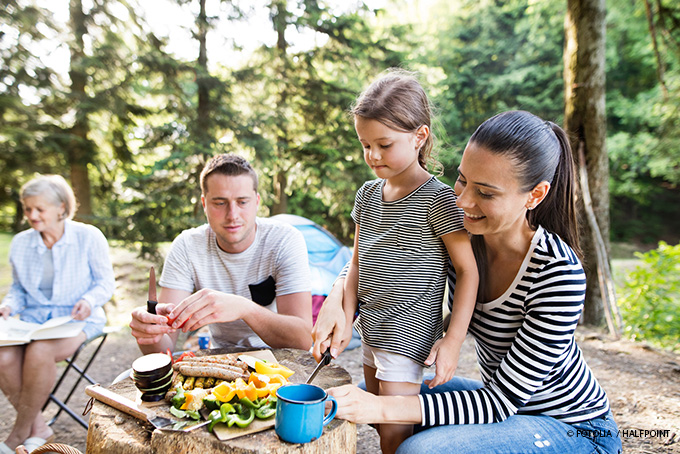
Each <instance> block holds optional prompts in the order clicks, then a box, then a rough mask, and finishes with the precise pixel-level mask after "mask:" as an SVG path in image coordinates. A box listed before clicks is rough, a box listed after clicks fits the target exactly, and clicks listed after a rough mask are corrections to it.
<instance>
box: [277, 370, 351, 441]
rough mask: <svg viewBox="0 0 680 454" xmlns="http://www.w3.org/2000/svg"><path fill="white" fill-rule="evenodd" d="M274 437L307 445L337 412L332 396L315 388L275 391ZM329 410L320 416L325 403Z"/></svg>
mask: <svg viewBox="0 0 680 454" xmlns="http://www.w3.org/2000/svg"><path fill="white" fill-rule="evenodd" d="M276 398H277V400H276V418H275V421H274V430H275V431H276V435H278V436H279V438H281V439H282V440H284V441H287V442H289V443H309V442H310V441H314V440H316V439H317V438H319V437H320V436H321V434H322V433H323V428H324V427H325V426H326V425H327V424H328V423H330V422H331V420H332V419H333V418H334V417H335V413H336V412H337V411H338V403H337V402H336V401H335V399H334V398H333V396H329V395H328V393H326V391H324V390H323V389H321V388H319V387H318V386H316V385H308V384H305V383H299V384H291V385H285V386H282V387H280V388H279V389H277V390H276ZM327 400H330V402H331V405H332V407H331V411H330V412H329V413H328V415H326V416H324V413H325V407H326V401H327Z"/></svg>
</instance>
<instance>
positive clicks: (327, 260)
mask: <svg viewBox="0 0 680 454" xmlns="http://www.w3.org/2000/svg"><path fill="white" fill-rule="evenodd" d="M271 219H275V220H277V221H279V222H285V223H286V224H291V225H292V226H293V227H295V228H296V229H298V230H299V231H300V232H302V236H304V238H305V243H306V244H307V254H308V256H309V268H310V271H311V274H312V295H328V293H329V292H330V290H331V288H332V287H333V282H334V281H335V278H336V277H338V274H340V271H341V270H342V267H343V266H345V264H346V263H347V262H348V261H349V260H350V258H351V257H352V251H351V250H350V249H349V248H348V247H347V246H344V245H343V244H342V243H341V242H340V241H338V239H337V238H336V237H335V236H333V234H332V233H330V232H329V231H328V230H326V229H324V228H323V227H321V226H320V225H318V224H317V223H315V222H314V221H311V220H309V219H307V218H303V217H302V216H297V215H294V214H277V215H276V216H272V217H271Z"/></svg>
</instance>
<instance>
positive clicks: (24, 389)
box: [0, 175, 115, 454]
mask: <svg viewBox="0 0 680 454" xmlns="http://www.w3.org/2000/svg"><path fill="white" fill-rule="evenodd" d="M21 203H22V206H23V209H24V215H25V217H26V220H27V221H28V224H29V225H30V227H31V228H30V229H28V230H25V231H23V232H21V233H18V234H17V235H15V236H14V238H13V239H12V243H11V246H10V254H9V256H10V263H11V265H12V278H13V282H12V286H11V288H10V290H9V293H8V294H7V295H6V296H5V298H4V299H3V300H2V304H0V316H2V317H4V318H8V317H10V316H15V315H18V316H19V318H20V319H21V320H23V321H26V322H33V323H44V322H46V321H47V320H50V319H52V318H54V317H60V316H65V315H70V316H71V317H73V319H75V320H83V321H84V322H85V324H84V328H83V331H82V332H80V333H79V334H78V335H77V336H75V337H69V338H62V339H46V340H36V341H32V342H30V343H28V344H24V345H11V346H4V347H0V389H2V392H3V393H4V394H5V396H7V399H9V401H10V402H11V404H12V405H13V406H14V408H15V409H16V411H17V417H16V420H15V422H14V427H13V428H12V431H11V432H10V434H9V436H8V437H7V439H6V440H5V441H4V442H2V443H0V454H10V453H12V454H13V453H14V450H15V448H16V447H17V446H18V445H22V444H23V445H24V446H25V447H26V448H27V449H28V450H29V452H30V451H33V450H34V449H36V448H38V447H40V446H42V445H43V444H45V443H47V442H49V441H52V440H53V438H54V432H53V431H52V429H51V428H50V427H49V426H48V425H47V424H46V422H45V420H44V419H43V417H42V414H41V408H42V406H43V405H44V403H45V402H46V401H47V398H48V396H49V393H50V391H51V389H52V387H53V386H54V383H55V381H56V374H57V369H56V363H57V362H59V361H62V360H64V359H66V358H68V357H70V356H71V355H72V354H73V353H74V352H75V351H76V350H77V349H78V347H79V346H80V345H81V344H82V343H83V342H84V341H85V340H87V339H89V338H92V337H94V336H96V335H98V334H99V333H101V332H102V330H103V328H104V325H105V324H106V316H105V314H104V310H103V308H102V306H103V305H104V303H106V302H107V301H108V300H109V299H111V296H112V295H113V291H114V287H115V282H114V276H113V268H112V266H111V260H110V258H109V251H108V243H107V241H106V238H105V237H104V235H103V234H102V232H101V231H100V230H99V229H97V228H96V227H94V226H91V225H87V224H82V223H80V222H75V221H73V220H72V218H73V215H74V213H75V210H76V200H75V197H74V195H73V190H72V189H71V187H70V186H69V185H68V183H67V182H66V180H64V178H62V177H61V176H58V175H47V176H39V177H37V178H35V179H33V180H31V181H29V182H28V183H26V184H25V185H24V186H23V187H22V188H21Z"/></svg>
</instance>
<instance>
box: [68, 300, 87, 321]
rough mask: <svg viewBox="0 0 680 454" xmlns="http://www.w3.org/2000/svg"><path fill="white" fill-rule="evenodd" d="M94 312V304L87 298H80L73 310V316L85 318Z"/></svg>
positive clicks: (79, 318)
mask: <svg viewBox="0 0 680 454" xmlns="http://www.w3.org/2000/svg"><path fill="white" fill-rule="evenodd" d="M90 314H92V306H90V303H88V302H87V301H85V300H82V299H81V300H79V301H78V302H77V303H76V304H75V305H74V306H73V309H72V310H71V317H73V319H74V320H85V319H86V318H87V317H89V316H90Z"/></svg>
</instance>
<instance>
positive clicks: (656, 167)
mask: <svg viewBox="0 0 680 454" xmlns="http://www.w3.org/2000/svg"><path fill="white" fill-rule="evenodd" d="M644 5H645V4H644V2H622V3H620V4H619V5H617V7H616V8H609V10H608V15H607V22H608V28H607V123H608V125H607V130H608V138H607V150H608V152H609V156H610V175H611V179H610V193H611V196H612V239H613V240H616V241H629V240H633V239H634V240H640V241H644V242H652V243H654V242H656V240H657V239H658V238H664V237H665V238H673V239H674V240H675V239H677V232H678V231H680V218H679V217H678V216H677V209H676V208H675V207H676V206H677V204H678V202H679V200H678V199H680V188H679V187H678V184H679V183H680V152H679V150H680V110H679V109H678V101H679V100H680V51H679V49H680V48H678V47H677V42H678V39H679V38H678V37H679V36H680V28H678V27H677V23H678V22H677V18H678V17H680V8H678V7H677V2H672V1H668V0H663V1H659V2H656V3H655V4H653V5H652V8H653V9H654V11H652V14H653V18H652V19H653V21H654V22H656V30H657V36H656V39H657V44H658V46H659V60H657V58H656V56H655V54H654V51H653V46H652V37H651V36H650V32H649V25H648V22H647V17H646V13H645V6H644ZM659 7H660V8H662V12H660V11H659V10H658V8H659ZM671 16H674V17H675V18H676V19H675V24H676V25H675V28H673V26H672V21H670V22H668V23H665V22H664V21H665V20H667V19H668V18H669V17H671ZM673 41H675V43H676V44H673ZM659 65H661V66H662V68H661V69H659ZM660 77H662V79H661V80H663V85H662V84H661V80H660Z"/></svg>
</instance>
